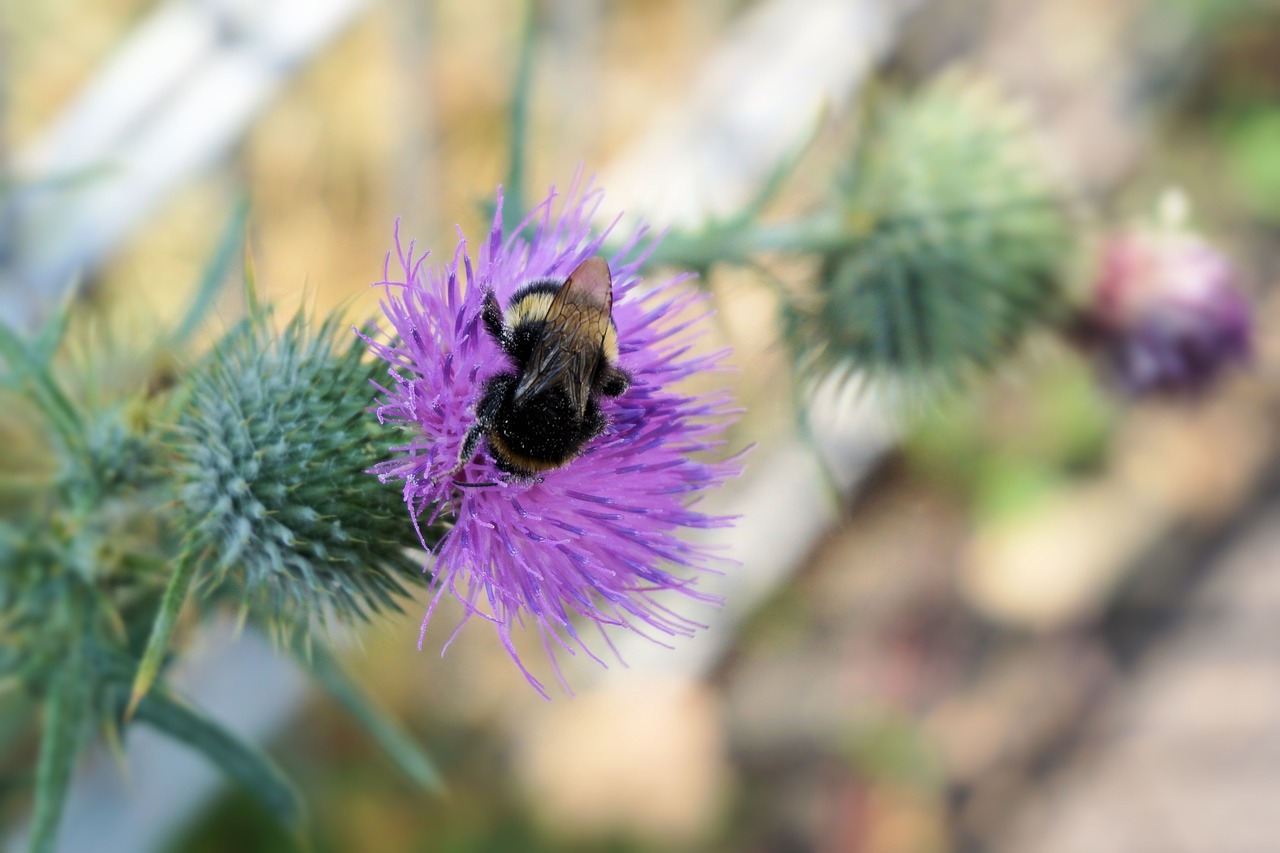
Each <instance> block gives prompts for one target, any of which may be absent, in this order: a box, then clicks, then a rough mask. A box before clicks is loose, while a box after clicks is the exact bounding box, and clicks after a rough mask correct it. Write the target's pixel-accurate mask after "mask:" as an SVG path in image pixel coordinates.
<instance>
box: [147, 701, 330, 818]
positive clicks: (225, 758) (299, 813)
mask: <svg viewBox="0 0 1280 853" xmlns="http://www.w3.org/2000/svg"><path fill="white" fill-rule="evenodd" d="M136 718H137V720H138V721H139V722H144V723H147V724H148V725H150V726H153V727H155V728H156V729H159V730H160V731H161V732H164V733H165V734H166V735H168V736H169V737H171V738H173V739H174V740H177V741H181V742H182V743H185V744H186V745H187V746H189V747H191V748H192V749H194V750H196V751H197V752H200V753H201V754H203V755H204V756H205V758H207V759H208V760H209V761H211V762H212V763H213V764H216V765H217V766H218V767H220V768H221V769H222V772H224V773H226V774H227V776H229V777H230V778H232V779H234V780H235V781H236V782H238V783H239V784H240V785H242V786H243V787H244V788H245V790H246V791H248V792H249V793H250V794H252V795H253V796H254V797H255V798H256V799H257V800H258V801H259V802H260V803H261V804H262V805H263V807H265V808H266V810H267V811H268V812H269V813H270V814H271V815H272V816H273V817H274V818H275V819H276V820H277V821H279V823H280V824H281V825H282V826H284V827H285V828H287V829H288V830H290V831H291V832H293V833H294V834H295V835H297V836H301V834H302V830H303V829H304V828H305V826H306V823H307V815H306V806H305V804H304V803H303V801H302V796H301V795H300V794H299V793H298V790H297V789H296V788H295V787H294V785H293V783H292V782H291V781H289V778H288V777H287V776H285V774H284V772H283V771H281V770H280V768H279V767H277V766H276V764H275V762H273V761H272V760H271V759H270V758H268V757H267V756H266V755H264V754H263V753H262V752H260V751H259V750H257V749H254V748H253V747H252V746H250V745H249V744H247V743H245V742H244V741H243V740H241V739H240V738H239V737H237V736H236V735H235V734H234V733H232V732H230V731H228V730H227V729H226V728H224V727H223V726H222V725H221V724H219V723H218V722H216V721H214V720H211V719H209V718H208V717H206V716H204V715H203V714H202V713H200V712H199V711H197V710H196V709H195V708H193V707H191V706H190V705H188V704H186V703H185V702H181V701H179V700H178V699H176V698H174V697H173V696H172V695H171V694H170V693H169V692H168V691H166V690H164V689H162V688H157V689H155V690H153V691H151V692H150V693H148V694H147V695H146V697H145V698H143V700H142V701H141V702H140V703H139V704H138V709H137V715H136Z"/></svg>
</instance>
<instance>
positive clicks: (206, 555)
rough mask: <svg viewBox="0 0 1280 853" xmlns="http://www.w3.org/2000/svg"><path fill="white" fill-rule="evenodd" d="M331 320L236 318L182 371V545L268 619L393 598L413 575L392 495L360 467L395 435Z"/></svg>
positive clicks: (362, 611)
mask: <svg viewBox="0 0 1280 853" xmlns="http://www.w3.org/2000/svg"><path fill="white" fill-rule="evenodd" d="M338 329H339V325H338V322H337V319H336V318H335V317H330V318H328V319H327V320H325V321H324V322H323V323H321V324H320V326H319V328H317V329H312V328H309V325H308V323H307V322H306V320H305V319H304V317H303V316H302V315H301V314H299V315H298V316H296V317H294V319H293V320H292V321H291V322H290V323H289V324H288V325H287V326H286V327H285V328H284V330H283V331H281V332H278V333H277V332H275V331H273V330H272V329H270V328H269V327H268V324H267V323H265V322H262V321H260V320H259V321H254V320H250V321H246V322H245V323H243V324H242V325H241V326H239V327H238V328H236V329H235V330H233V331H232V332H231V333H230V334H228V335H227V337H226V339H225V340H224V341H223V342H222V343H221V344H220V345H219V346H218V347H217V349H216V350H215V351H214V352H213V353H211V354H210V356H209V357H208V358H207V359H206V360H205V362H204V363H203V364H202V365H200V366H199V367H198V368H197V369H196V370H195V371H193V374H192V375H191V377H190V379H189V386H188V387H189V389H190V398H189V400H188V401H187V403H186V405H185V408H184V411H183V414H182V417H181V420H180V424H179V427H178V430H177V434H178V444H177V455H178V457H179V461H178V464H177V470H176V475H177V479H178V482H179V486H178V507H179V519H178V520H179V523H180V524H181V525H182V529H183V530H185V531H186V535H187V543H186V545H187V549H186V553H187V554H189V555H192V557H194V559H195V560H196V571H197V573H198V575H201V576H208V575H211V576H212V578H213V580H214V581H215V582H217V583H219V584H221V583H223V582H226V581H230V582H232V583H234V584H235V585H236V586H238V587H240V588H241V589H242V590H243V592H244V594H245V600H246V603H247V604H248V605H251V606H252V607H253V609H254V610H256V611H258V612H265V615H267V616H268V617H269V618H271V619H272V620H274V621H275V622H276V624H277V625H279V624H282V623H283V624H286V625H287V624H292V623H293V622H295V621H297V620H299V619H305V617H306V616H308V615H310V614H318V615H321V616H322V617H323V616H325V615H327V614H328V613H332V614H333V615H335V616H336V617H338V618H340V619H344V620H346V619H350V618H351V617H357V618H365V617H367V616H368V615H369V614H370V613H373V612H377V611H379V610H382V609H386V608H392V609H394V608H396V596H398V595H400V594H402V593H403V592H404V585H405V584H406V583H411V582H414V581H416V580H418V579H420V578H421V577H422V575H421V573H420V567H419V565H418V564H417V563H416V562H415V561H414V560H413V559H411V558H410V557H409V556H408V555H407V554H406V551H405V549H406V548H409V547H420V543H419V542H418V540H417V538H416V536H414V535H413V533H412V528H409V529H408V532H406V525H405V524H404V516H403V512H404V510H403V506H402V505H401V502H400V494H399V493H398V491H397V490H395V489H388V488H387V487H386V486H384V485H383V484H382V483H380V482H379V481H378V480H377V478H375V477H371V476H369V475H368V474H366V473H365V471H366V470H367V469H368V468H371V467H373V465H374V464H376V463H377V462H380V461H381V460H382V457H383V455H384V454H385V453H386V449H387V447H388V446H389V445H390V444H393V443H394V440H393V436H391V435H388V434H384V428H382V427H380V426H379V424H378V422H377V419H376V418H372V417H370V416H369V414H368V412H367V411H366V407H367V406H368V404H369V401H370V400H371V399H372V396H373V391H374V389H373V388H372V387H371V385H370V381H369V380H370V378H371V376H372V375H373V371H374V370H375V367H374V365H373V364H371V363H362V361H361V356H362V354H363V353H364V346H363V344H362V342H361V341H360V340H359V339H358V338H357V337H356V336H355V335H351V338H350V343H348V344H347V345H345V346H339V345H338V344H337V343H336V342H335V332H336V331H337V330H338Z"/></svg>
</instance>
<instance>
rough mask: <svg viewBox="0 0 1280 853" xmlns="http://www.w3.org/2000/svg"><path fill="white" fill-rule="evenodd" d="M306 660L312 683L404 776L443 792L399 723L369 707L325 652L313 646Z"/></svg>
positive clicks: (434, 770)
mask: <svg viewBox="0 0 1280 853" xmlns="http://www.w3.org/2000/svg"><path fill="white" fill-rule="evenodd" d="M306 661H307V663H308V665H309V666H310V668H311V672H312V673H313V674H314V675H315V677H316V680H317V681H319V682H320V684H321V685H323V686H324V688H325V690H327V691H328V692H329V694H330V695H331V696H333V698H334V699H335V700H337V702H338V704H339V705H341V706H342V707H343V709H344V710H345V711H346V712H347V713H348V714H350V715H351V716H352V717H353V718H354V719H355V720H356V721H357V722H358V723H360V725H361V726H363V727H364V729H365V731H366V732H368V733H369V736H370V737H372V738H373V739H374V741H376V742H377V744H378V745H379V746H380V747H382V749H383V750H384V751H385V752H386V753H387V756H388V757H389V758H390V759H391V760H392V761H394V762H395V763H396V766H398V767H399V768H400V769H401V771H403V772H404V774H405V775H406V776H408V777H409V778H410V779H412V780H413V781H414V783H415V784H417V785H418V786H419V787H420V788H422V789H423V790H425V791H430V792H432V793H434V794H440V795H443V794H444V793H445V792H446V789H445V785H444V780H443V778H441V776H440V771H439V769H437V767H436V765H435V762H434V761H432V760H431V757H430V756H429V755H427V753H426V752H425V751H424V750H423V749H422V747H421V746H419V744H418V742H417V741H416V740H415V739H414V738H413V736H412V735H411V734H409V733H408V732H407V731H405V730H404V728H402V727H401V726H400V724H399V723H397V722H396V721H395V720H393V719H391V718H390V717H389V716H387V714H386V713H385V712H384V711H383V710H382V709H381V708H378V707H377V706H376V705H374V704H373V702H372V701H371V700H370V699H369V697H368V696H367V695H366V694H365V692H364V690H362V689H361V688H360V686H359V685H357V684H356V683H355V682H353V681H352V680H351V679H350V678H349V677H348V676H347V674H346V673H345V672H343V671H342V667H341V666H340V665H339V664H338V662H337V661H336V660H334V659H333V656H332V655H330V654H329V652H328V651H326V650H325V649H322V648H321V647H319V646H314V647H313V648H312V649H311V650H310V655H309V657H308V658H306Z"/></svg>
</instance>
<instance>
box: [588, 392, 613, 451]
mask: <svg viewBox="0 0 1280 853" xmlns="http://www.w3.org/2000/svg"><path fill="white" fill-rule="evenodd" d="M608 425H609V422H608V421H607V420H605V417H604V413H603V412H601V411H600V404H599V403H597V402H596V401H595V400H592V401H591V402H589V403H587V411H586V413H585V414H584V415H583V422H582V431H583V437H582V441H583V443H584V444H585V443H586V442H588V441H590V440H591V439H593V438H595V437H596V436H598V435H600V434H601V433H602V432H604V430H605V427H607V426H608Z"/></svg>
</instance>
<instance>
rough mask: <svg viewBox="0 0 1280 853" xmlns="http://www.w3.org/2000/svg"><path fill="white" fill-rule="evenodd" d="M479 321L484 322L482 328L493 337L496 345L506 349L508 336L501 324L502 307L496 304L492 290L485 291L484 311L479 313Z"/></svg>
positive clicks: (496, 299)
mask: <svg viewBox="0 0 1280 853" xmlns="http://www.w3.org/2000/svg"><path fill="white" fill-rule="evenodd" d="M480 319H482V320H483V321H484V327H485V328H486V329H488V331H489V334H490V336H492V337H493V339H494V340H495V341H497V342H498V345H499V346H501V347H502V348H503V349H506V348H507V347H508V346H509V345H510V337H511V336H510V335H508V334H507V328H506V326H504V325H503V323H502V306H501V305H499V304H498V297H497V295H496V294H494V292H493V291H492V290H487V291H485V294H484V309H483V310H482V311H481V312H480Z"/></svg>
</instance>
